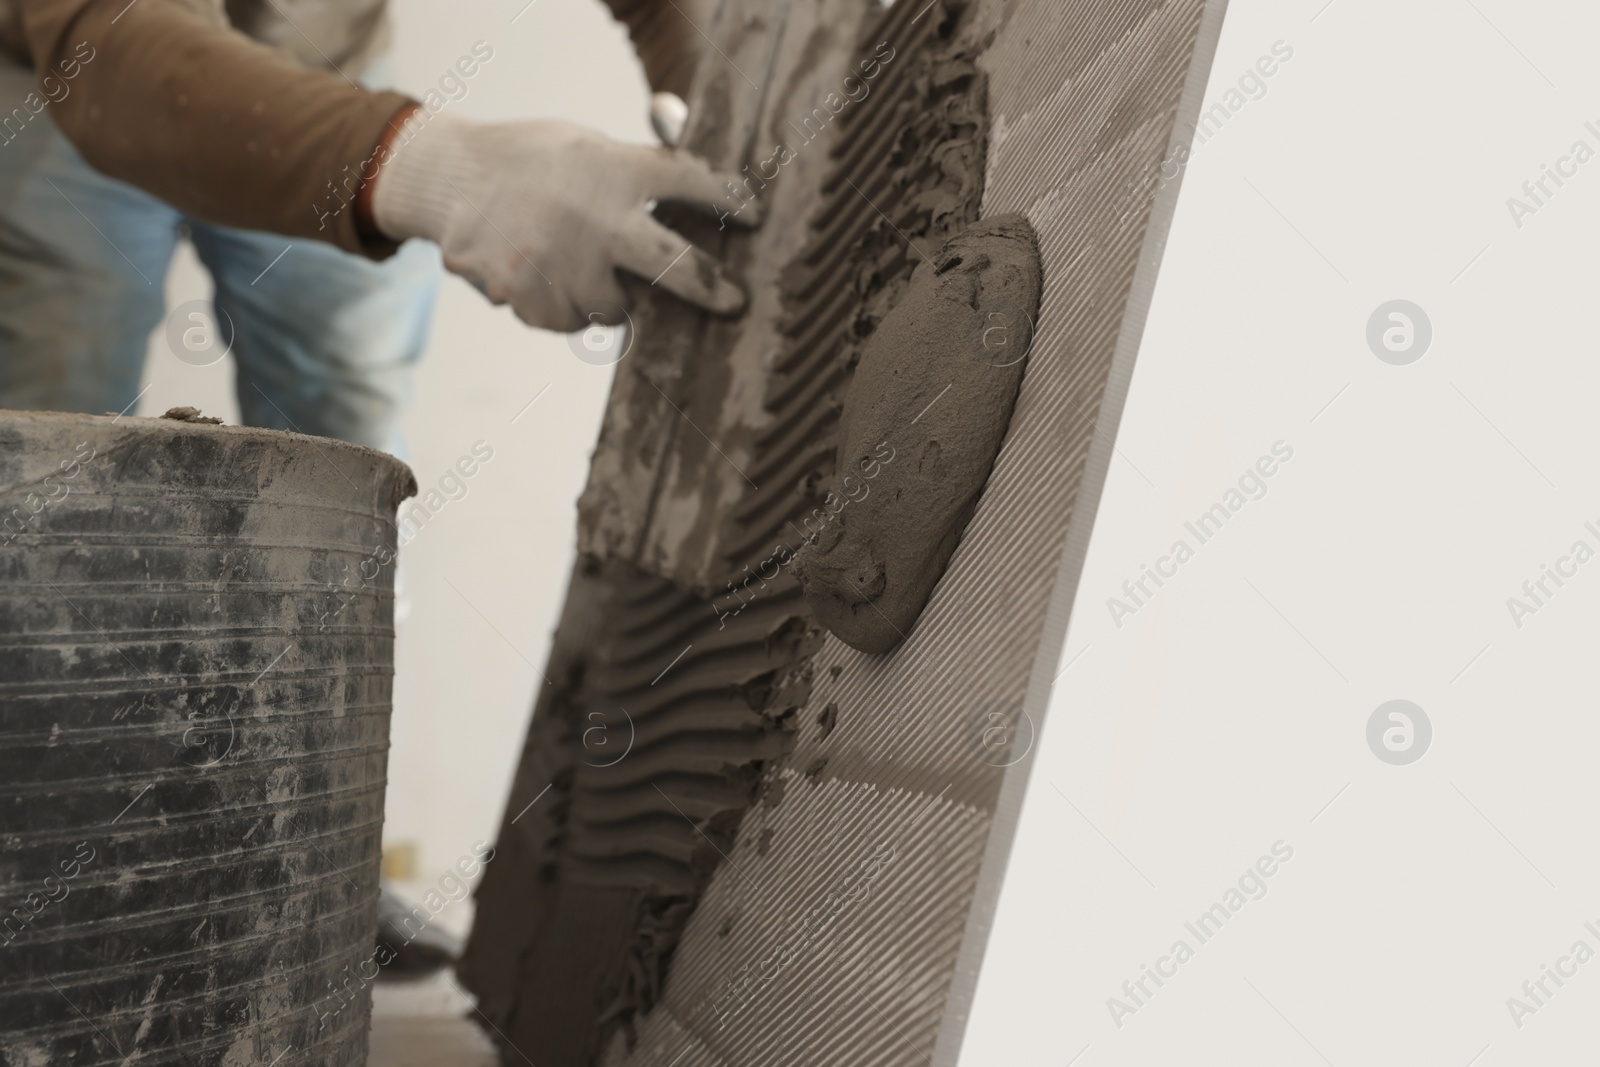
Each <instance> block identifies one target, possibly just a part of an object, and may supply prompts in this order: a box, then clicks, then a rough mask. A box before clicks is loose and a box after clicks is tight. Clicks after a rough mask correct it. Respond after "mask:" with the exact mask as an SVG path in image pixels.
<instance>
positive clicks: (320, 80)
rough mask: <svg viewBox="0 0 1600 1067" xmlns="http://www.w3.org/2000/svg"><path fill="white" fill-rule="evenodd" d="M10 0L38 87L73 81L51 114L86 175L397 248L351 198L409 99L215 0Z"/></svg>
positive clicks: (223, 215) (230, 220)
mask: <svg viewBox="0 0 1600 1067" xmlns="http://www.w3.org/2000/svg"><path fill="white" fill-rule="evenodd" d="M14 2H16V3H17V6H18V7H19V8H20V9H21V15H22V26H23V31H24V33H25V34H26V36H27V43H28V48H29V51H30V53H31V55H32V57H33V66H34V70H35V72H36V75H37V77H38V78H39V80H40V82H41V84H44V81H45V79H46V77H50V78H52V79H55V84H57V85H59V84H60V82H61V81H62V80H63V79H64V80H66V84H68V85H69V86H70V92H68V93H67V94H66V95H65V96H64V97H63V98H61V99H60V100H59V101H58V102H55V103H52V104H51V105H50V114H51V116H52V117H53V118H54V119H55V121H56V124H57V125H58V126H59V127H60V128H61V130H62V132H63V133H65V134H66V136H67V138H68V139H69V140H71V141H72V143H73V144H74V145H75V146H76V147H77V149H78V151H79V152H81V153H82V154H83V157H84V158H85V159H86V160H88V162H89V164H90V165H91V166H93V167H94V168H95V169H97V170H99V171H101V172H103V173H105V174H108V175H110V176H111V177H113V178H119V179H121V180H122V181H126V182H128V183H130V184H132V185H136V186H138V187H139V188H141V189H144V190H145V191H147V192H149V193H151V194H152V195H154V196H157V197H160V198H161V199H162V200H165V201H166V202H168V203H169V204H171V205H173V206H174V207H176V208H178V209H179V210H181V211H184V212H186V213H189V214H192V215H194V216H195V217H197V218H201V219H205V220H207V221H209V222H214V223H218V224H220V225H226V226H237V227H240V228H243V229H253V230H267V231H270V232H274V233H281V234H284V235H285V236H288V237H311V238H320V239H322V240H325V241H329V242H331V243H333V244H335V245H338V246H339V247H340V248H343V249H346V250H347V251H351V252H357V253H361V254H364V255H369V256H373V257H375V258H381V257H383V256H386V255H388V254H390V253H391V252H393V250H394V247H395V246H394V245H393V244H392V243H390V242H387V241H382V240H377V241H369V240H365V239H363V237H362V236H361V234H360V233H359V232H358V230H357V227H356V218H355V207H354V199H355V193H356V191H357V189H359V188H360V185H361V176H362V174H363V171H364V173H365V177H367V178H371V177H372V176H373V175H374V174H375V173H376V161H374V160H373V159H372V154H373V148H374V146H375V145H376V144H377V143H378V140H379V137H380V136H381V135H382V134H383V133H384V131H385V129H386V128H387V126H388V124H389V120H390V119H391V118H393V117H394V115H395V114H396V112H398V111H399V110H400V108H401V107H403V106H404V105H406V104H407V103H408V102H409V100H408V98H407V97H405V96H402V95H400V94H399V93H392V92H371V91H369V90H366V89H363V88H360V87H359V86H357V85H355V84H353V83H351V82H350V81H348V80H346V79H345V78H344V77H343V76H341V75H339V74H337V73H329V72H327V71H320V70H308V69H306V68H304V67H302V66H300V65H298V64H296V63H295V62H294V61H293V60H291V59H289V58H287V57H285V56H283V55H280V54H278V53H277V52H274V51H273V50H272V49H270V48H268V47H266V46H265V45H261V44H258V43H256V42H255V41H252V40H250V39H249V38H248V37H246V36H245V35H244V34H242V33H239V32H238V31H236V30H234V29H232V28H230V27H229V26H228V24H227V22H226V21H225V19H224V18H223V16H222V12H221V10H220V5H219V4H216V3H214V2H213V0H133V2H132V3H129V0H14ZM69 72H71V76H70V78H69V77H68V74H69ZM56 92H57V94H58V95H59V92H60V90H59V88H57V90H56Z"/></svg>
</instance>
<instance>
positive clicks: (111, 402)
mask: <svg viewBox="0 0 1600 1067" xmlns="http://www.w3.org/2000/svg"><path fill="white" fill-rule="evenodd" d="M381 66H382V65H381V64H380V65H379V66H378V67H376V68H374V70H373V72H372V77H374V78H381V76H382V74H381ZM363 80H364V81H366V80H369V79H368V78H364V79H363ZM33 90H34V86H33V78H32V74H31V72H29V71H27V70H25V69H23V68H21V67H17V66H14V65H12V64H11V63H9V62H6V61H5V60H3V59H0V116H6V119H7V120H6V123H5V125H4V127H3V128H0V408H13V409H29V410H51V411H82V412H89V413H93V414H101V413H104V412H108V411H110V412H117V411H121V410H123V409H124V408H126V407H128V406H129V405H130V404H131V403H132V402H133V400H134V399H135V397H136V396H138V393H139V381H140V376H141V374H142V372H143V369H144V361H145V352H146V347H147V345H148V343H149V341H150V333H151V331H152V330H153V329H155V328H156V327H158V326H164V323H165V320H166V319H168V318H169V313H168V309H167V307H166V302H165V299H164V294H163V292H162V281H163V279H164V278H165V276H166V273H167V267H168V264H169V262H170V261H171V258H172V254H173V251H174V249H175V248H176V246H177V242H178V240H179V238H180V236H181V234H182V232H183V231H185V230H186V231H187V232H188V234H189V236H190V237H191V239H192V240H193V242H194V245H195V248H196V250H197V251H198V252H199V255H200V259H201V261H202V262H203V263H204V264H205V266H206V269H207V270H208V271H209V272H210V274H211V277H212V279H213V280H214V282H215V283H216V291H215V297H214V301H213V308H211V309H207V310H209V311H210V312H211V314H210V315H209V316H207V315H204V314H202V315H201V317H200V318H194V317H193V316H194V314H195V312H194V311H193V309H187V308H180V309H174V316H172V317H176V318H177V319H178V320H180V321H177V322H176V324H175V326H173V327H172V328H165V327H164V328H163V331H162V333H161V334H158V335H157V337H156V339H155V344H154V346H153V348H152V349H151V351H152V352H153V353H154V358H158V359H172V358H176V359H188V360H189V361H190V362H196V361H198V360H197V359H196V355H197V354H196V353H195V352H194V351H190V350H186V344H185V339H191V340H192V341H193V342H195V345H196V346H197V345H198V344H199V343H200V342H206V341H211V340H212V338H213V337H219V338H222V339H224V340H229V341H231V346H230V347H229V353H230V354H231V356H232V358H233V359H234V361H235V366H236V370H237V382H238V394H239V409H240V411H241V412H242V415H243V420H244V422H245V423H246V424H248V425H252V426H265V427H270V428H274V429H297V430H299V431H301V432H303V433H309V434H316V435H318V436H324V437H337V438H341V439H343V440H346V441H351V442H354V443H356V444H363V445H369V446H372V447H374V448H381V449H384V450H386V451H391V452H393V451H397V450H398V448H399V444H400V436H399V434H400V418H401V415H402V413H403V411H404V409H405V407H406V405H407V403H408V401H409V397H410V390H411V371H412V367H413V365H414V364H415V363H416V361H417V360H418V358H420V356H421V354H422V350H423V348H424V346H425V344H426V340H427V334H428V327H429V323H430V320H431V318H432V313H433V302H434V295H435V292H436V290H437V288H438V283H439V277H440V264H439V252H438V249H437V248H436V247H435V246H433V245H431V244H427V243H425V242H421V241H410V242H407V243H406V245H405V246H404V247H402V248H401V250H400V251H399V252H398V253H397V254H396V255H394V256H393V257H391V258H390V259H388V260H386V261H384V262H382V263H375V262H372V261H370V260H367V259H363V258H360V257H357V256H354V255H350V254H348V253H346V252H342V251H340V250H339V249H336V248H334V247H333V246H331V245H326V244H323V243H321V242H319V241H312V240H304V239H296V240H294V241H293V242H291V241H290V240H289V239H287V238H283V237H279V236H276V235H273V234H268V233H258V232H254V231H247V230H237V229H230V228H228V227H223V226H214V225H211V224H209V223H206V222H202V221H200V220H198V219H192V218H185V217H184V216H183V215H182V214H181V213H179V212H178V211H176V210H174V209H173V208H171V207H169V206H168V205H167V204H165V203H163V202H161V201H159V200H156V199H155V198H153V197H151V196H149V195H147V194H145V193H143V192H141V191H140V190H138V189H136V188H134V187H133V186H131V185H127V184H125V183H123V182H120V181H115V180H113V179H110V178H107V177H105V176H103V175H101V174H99V173H98V172H96V171H95V170H93V169H91V168H90V167H89V166H88V165H87V164H86V163H85V162H84V161H83V159H82V157H80V156H79V154H78V152H77V150H76V149H74V148H73V147H72V145H71V143H69V142H68V141H67V139H66V138H65V137H64V136H62V134H61V133H60V131H59V130H58V129H57V128H56V126H55V124H54V123H53V122H52V121H51V120H50V109H49V107H48V106H44V107H43V108H42V109H41V110H40V111H39V112H38V113H37V114H31V115H30V110H29V109H28V108H27V107H25V106H24V99H25V98H26V97H27V96H28V94H29V93H30V92H33ZM39 99H40V97H39V96H37V95H36V96H35V97H34V102H35V103H37V102H38V101H39ZM13 105H15V106H16V107H18V108H20V109H21V111H20V113H18V112H13V111H12V108H13ZM19 116H20V117H26V118H25V121H19ZM307 210H308V211H309V210H310V208H309V205H308V207H307ZM291 244H292V247H290V246H291ZM285 249H288V251H287V252H286V251H285ZM172 338H176V339H177V342H176V343H174V341H173V340H171V339H172ZM191 347H192V346H191ZM199 357H200V358H205V357H204V353H203V352H202V353H199ZM218 370H219V372H220V371H221V366H220V365H219V367H218Z"/></svg>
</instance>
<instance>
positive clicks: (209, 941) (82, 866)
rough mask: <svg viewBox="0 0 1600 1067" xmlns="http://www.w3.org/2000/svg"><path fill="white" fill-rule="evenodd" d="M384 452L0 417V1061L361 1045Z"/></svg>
mask: <svg viewBox="0 0 1600 1067" xmlns="http://www.w3.org/2000/svg"><path fill="white" fill-rule="evenodd" d="M415 486H416V483H415V481H414V479H413V478H412V476H411V472H410V471H409V470H408V469H407V468H406V467H405V465H404V464H402V463H400V462H399V461H398V460H396V459H394V458H392V457H390V456H387V455H384V454H382V453H380V452H374V451H372V450H370V449H365V448H357V447H354V446H351V445H346V444H342V443H340V442H336V441H330V440H325V439H322V438H313V437H305V436H301V435H299V434H292V433H278V432H273V431H266V430H251V429H239V428H232V427H223V426H214V425H205V424H199V423H195V422H189V421H177V420H173V419H170V418H169V419H138V418H130V417H120V418H111V417H90V416H79V415H58V414H33V413H20V412H0V1065H4V1067H24V1065H27V1067H43V1065H47V1064H48V1065H52V1067H54V1065H57V1064H69V1063H70V1064H74V1065H80V1067H87V1065H91V1064H120V1063H139V1064H190V1065H213V1064H215V1065H227V1067H233V1065H244V1064H259V1065H262V1067H266V1065H268V1064H276V1065H277V1067H292V1065H297V1064H303V1065H318V1067H323V1065H327V1067H332V1065H339V1067H350V1065H359V1064H361V1063H364V1062H365V1059H366V1049H367V1026H368V1018H369V1008H370V982H371V981H372V978H373V977H374V976H375V975H376V973H377V969H378V967H379V965H380V964H381V963H383V962H384V961H383V960H382V959H380V958H377V956H376V954H375V952H374V947H373V946H374V924H375V916H376V907H377V893H378V858H379V841H380V830H381V828H382V823H383V793H384V783H385V767H386V763H387V754H388V739H389V712H390V691H391V683H392V678H393V639H394V632H393V587H394V554H395V524H394V515H395V508H396V506H397V505H398V504H399V502H400V501H401V500H403V499H405V497H407V496H409V495H411V494H412V493H413V492H415Z"/></svg>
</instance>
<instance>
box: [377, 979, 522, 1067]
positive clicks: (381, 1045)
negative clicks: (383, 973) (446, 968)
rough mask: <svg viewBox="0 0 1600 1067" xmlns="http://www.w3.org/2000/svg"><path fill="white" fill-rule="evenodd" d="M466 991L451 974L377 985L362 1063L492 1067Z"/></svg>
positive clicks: (406, 1066)
mask: <svg viewBox="0 0 1600 1067" xmlns="http://www.w3.org/2000/svg"><path fill="white" fill-rule="evenodd" d="M475 1010H476V1009H475V1008H474V1007H473V1006H472V1000H471V997H470V994H468V993H466V992H465V991H462V990H460V989H459V987H456V986H454V977H453V976H450V975H447V974H439V975H434V976H433V977H431V978H428V979H425V980H423V981H420V982H405V983H401V982H393V983H384V984H380V985H378V986H377V987H376V988H375V989H374V991H373V998H372V1052H371V1055H370V1056H369V1058H368V1060H367V1065H368V1067H498V1064H499V1059H498V1057H497V1056H496V1055H495V1051H494V1045H493V1044H492V1043H491V1042H490V1041H489V1039H488V1038H487V1037H485V1036H484V1032H483V1023H482V1021H481V1020H480V1019H479V1018H478V1017H476V1015H475Z"/></svg>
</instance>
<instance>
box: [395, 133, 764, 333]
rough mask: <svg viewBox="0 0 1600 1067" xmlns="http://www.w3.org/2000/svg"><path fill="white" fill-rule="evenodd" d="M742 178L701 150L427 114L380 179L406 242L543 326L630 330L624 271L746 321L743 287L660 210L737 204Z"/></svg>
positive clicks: (401, 137)
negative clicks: (731, 187)
mask: <svg viewBox="0 0 1600 1067" xmlns="http://www.w3.org/2000/svg"><path fill="white" fill-rule="evenodd" d="M729 180H731V179H729V178H726V177H718V176H717V175H716V174H714V173H713V172H712V171H711V169H710V168H709V167H707V166H706V164H705V163H704V162H702V161H700V160H698V159H695V158H693V157H692V156H689V155H686V154H682V153H677V152H673V151H671V150H669V149H665V148H644V147H640V146H636V145H625V144H620V143H618V142H615V141H612V140H610V139H609V138H607V137H605V136H604V135H602V134H599V133H596V132H594V131H592V130H587V129H584V128H582V127H579V126H573V125H570V124H568V123H564V122H555V121H530V122H514V123H502V124H486V123H476V122H471V121H468V120H466V119H461V118H457V117H455V116H452V115H444V114H439V115H429V114H428V112H426V111H418V112H416V113H415V114H413V115H412V116H411V117H410V118H409V119H408V120H407V121H406V123H405V126H404V127H403V128H402V129H401V130H400V132H399V133H398V135H397V136H396V137H395V138H394V140H393V142H392V143H391V145H390V154H389V157H388V158H387V159H386V160H385V162H384V163H383V165H382V166H381V167H380V168H379V171H378V174H377V176H376V178H375V179H374V185H373V188H372V192H371V198H372V199H371V204H372V218H373V222H374V223H375V224H376V226H377V229H378V230H379V231H380V232H382V233H383V234H384V236H386V237H389V238H391V239H393V240H396V241H401V240H404V239H406V238H408V237H424V238H427V239H428V240H431V241H436V242H437V243H438V244H439V246H440V248H442V249H443V251H444V262H445V266H446V267H447V268H448V269H449V270H451V271H453V272H454V273H456V274H459V275H461V276H462V277H464V278H466V279H467V280H468V281H470V282H471V283H472V284H474V285H475V286H477V287H478V288H479V289H480V290H482V292H483V293H484V294H485V295H486V296H488V298H489V299H490V300H492V301H493V302H495V303H496V304H507V303H508V304H510V305H511V307H512V310H514V311H515V312H516V314H517V317H518V318H520V319H521V320H522V321H523V322H526V323H527V324H528V325H530V326H539V327H543V328H545V329H550V330H561V331H572V330H577V329H581V328H583V327H585V326H589V325H591V324H593V323H594V322H607V323H612V324H614V323H616V322H620V321H621V319H622V315H621V309H622V307H623V306H624V305H625V303H626V296H625V294H624V292H623V289H622V286H621V284H620V283H619V281H618V279H617V276H616V270H617V269H618V268H621V269H622V270H626V271H629V272H631V273H633V274H636V275H638V276H639V277H641V278H643V279H644V280H646V281H654V282H655V283H656V284H659V285H660V286H661V287H662V288H663V289H666V290H667V291H668V292H671V293H674V294H675V295H677V296H679V297H681V298H683V299H684V300H687V301H689V302H690V303H692V304H696V305H698V306H700V307H703V308H706V309H707V310H709V311H712V312H716V313H719V314H734V313H737V312H738V311H740V310H742V309H743V308H744V304H745V297H744V292H743V291H742V290H741V289H740V288H739V287H738V286H737V285H735V284H734V283H733V282H732V281H730V280H728V278H727V277H726V276H725V275H724V272H723V270H722V267H721V265H720V264H719V263H718V262H717V260H716V259H715V258H714V257H712V256H710V255H708V254H706V253H705V252H702V251H701V250H700V249H698V248H695V247H693V246H692V245H691V244H690V242H689V241H688V239H687V238H684V237H680V236H679V235H678V234H677V233H675V232H673V231H672V230H670V229H668V228H667V227H665V226H663V225H661V224H660V223H659V222H657V221H656V220H655V219H653V218H652V217H651V216H650V212H649V207H648V204H649V202H650V201H652V200H678V201H687V202H691V203H701V204H706V205H710V206H712V208H713V210H716V209H717V208H719V207H720V208H721V209H722V210H727V206H726V205H727V201H728V200H729V194H728V190H727V185H726V183H727V181H729ZM752 206H754V205H752ZM745 221H754V220H749V219H745Z"/></svg>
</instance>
